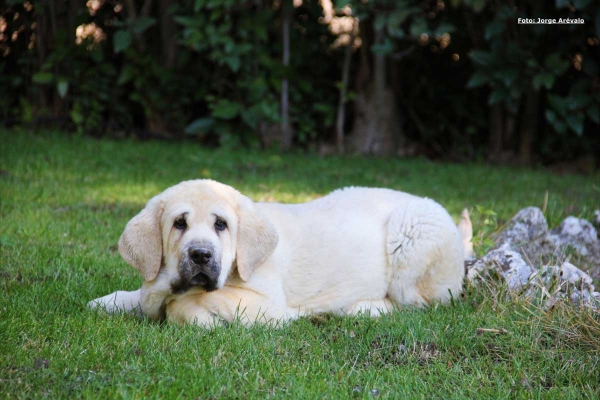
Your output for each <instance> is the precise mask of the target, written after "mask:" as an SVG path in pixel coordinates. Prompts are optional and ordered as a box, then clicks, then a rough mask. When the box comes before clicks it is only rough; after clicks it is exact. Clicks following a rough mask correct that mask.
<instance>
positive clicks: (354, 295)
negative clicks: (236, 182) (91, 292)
mask: <svg viewBox="0 0 600 400" xmlns="http://www.w3.org/2000/svg"><path fill="white" fill-rule="evenodd" d="M161 196H162V197H161ZM157 198H158V199H160V201H161V202H162V203H163V205H162V209H161V210H162V211H161V216H160V218H161V220H160V221H161V222H160V224H159V225H161V226H162V242H163V245H162V247H163V248H162V253H163V265H162V266H161V269H160V271H159V272H158V275H157V276H156V277H155V279H152V280H146V281H145V282H144V284H143V286H142V288H141V289H140V290H138V291H135V292H131V296H129V297H127V296H122V295H118V296H113V295H109V296H105V297H102V298H100V299H96V300H94V301H92V302H90V306H92V307H96V306H98V305H100V306H104V307H106V308H107V309H108V311H113V310H115V307H114V306H113V304H116V303H118V302H119V301H120V300H121V299H123V303H122V304H120V305H118V306H117V307H116V308H121V309H123V310H125V311H129V310H130V309H131V306H130V305H131V304H137V303H139V304H140V308H141V311H142V312H143V313H144V314H146V315H148V316H149V317H151V318H157V317H159V316H160V311H161V309H162V308H164V309H165V310H166V317H167V318H168V319H170V320H175V321H180V322H185V323H196V324H198V325H202V326H209V325H211V324H213V323H214V322H215V318H220V319H224V320H227V321H232V320H234V319H235V318H241V320H242V321H243V322H244V323H253V322H267V323H273V322H276V321H286V320H290V319H295V318H298V317H299V316H301V315H305V314H313V313H322V312H333V313H340V314H356V313H359V312H366V313H370V314H371V315H372V316H378V315H380V314H381V313H385V312H388V311H390V310H391V309H392V308H393V307H394V306H402V305H414V306H422V305H424V304H430V303H432V302H446V301H448V300H449V299H450V297H451V296H457V295H458V294H459V293H460V292H461V290H462V282H463V277H464V257H465V255H464V252H465V247H467V249H468V239H470V238H465V240H466V241H465V244H463V238H462V237H461V234H460V233H459V230H458V229H457V227H456V225H455V224H454V222H453V220H452V218H451V217H450V216H449V215H448V213H447V212H446V211H445V210H444V209H443V208H442V207H441V206H440V205H439V204H437V203H435V202H434V201H432V200H430V199H424V198H419V197H416V196H413V195H410V194H406V193H402V192H398V191H393V190H389V189H369V188H354V187H353V188H346V189H341V190H337V191H335V192H333V193H331V194H329V195H327V196H325V197H322V198H320V199H317V200H314V201H311V202H308V203H304V204H294V205H286V204H279V203H253V204H249V203H248V198H247V197H245V196H243V195H241V194H239V192H237V191H235V190H234V189H232V188H230V187H228V186H225V185H222V184H219V183H217V182H214V181H207V180H197V181H188V182H183V183H181V184H179V185H177V186H174V187H172V188H170V189H168V190H167V191H165V192H164V193H163V194H161V195H159V196H157V197H155V198H154V199H152V200H151V202H154V203H153V204H154V205H155V204H156V202H157V200H156V199H157ZM192 200H193V201H192ZM151 202H149V204H150V203H151ZM240 204H243V205H244V206H243V207H241V206H240ZM177 207H179V208H177ZM181 207H183V208H186V207H187V209H188V210H193V211H191V212H190V214H189V215H190V224H191V226H190V232H189V233H186V235H188V236H183V237H182V238H179V239H177V240H175V239H173V237H172V236H170V235H172V233H170V232H171V230H170V225H169V226H167V225H168V224H170V223H171V222H170V219H172V218H173V216H172V215H173V212H172V210H175V209H177V210H179V209H181ZM214 207H220V209H221V211H220V212H221V213H222V214H223V215H226V216H227V218H228V224H229V226H228V229H227V232H226V233H225V234H223V233H222V234H221V235H219V236H218V238H215V236H214V235H212V236H211V234H210V233H209V231H207V230H206V226H210V222H206V221H205V219H206V218H205V215H208V214H210V213H211V212H212V211H211V210H212V209H213V208H214ZM169 213H171V214H169ZM243 213H245V214H243ZM247 213H251V214H252V219H249V218H248V217H247V215H248V214H247ZM140 214H142V213H140ZM146 214H147V213H146ZM175 214H176V213H175ZM244 215H246V216H244ZM157 218H158V217H157ZM249 220H252V223H253V224H258V223H261V224H262V225H260V226H261V228H260V230H261V232H260V236H257V237H260V238H266V239H260V241H270V245H269V246H262V247H261V245H260V243H257V242H256V238H254V242H253V243H252V247H253V248H255V253H256V254H253V255H252V257H253V259H257V260H258V259H261V257H262V259H264V262H262V259H261V263H260V264H259V265H256V266H254V267H253V268H250V269H248V272H247V273H245V274H238V273H237V270H236V268H235V260H237V259H239V258H240V257H241V255H240V254H241V250H240V248H241V247H243V246H244V244H243V243H246V240H247V238H246V236H247V235H251V232H249V229H248V228H247V227H246V228H245V229H242V228H240V229H238V226H237V225H238V224H243V223H244V221H249ZM255 220H256V221H262V222H256V221H255ZM461 224H462V226H461V230H463V231H466V232H467V233H468V232H469V229H470V220H469V219H468V213H467V214H466V215H465V214H464V213H463V216H462V222H461ZM147 225H149V226H150V225H152V224H147ZM252 226H255V225H252ZM273 229H274V230H273ZM126 234H127V230H126V232H125V233H124V236H125V235H126ZM207 237H210V240H212V241H214V242H215V246H216V247H218V248H219V251H221V257H222V264H221V270H222V272H221V274H222V276H220V277H219V282H220V284H221V281H222V287H221V286H219V287H220V288H219V289H217V290H215V291H212V292H204V291H202V290H200V289H192V290H190V291H188V292H186V293H183V294H180V295H173V294H171V293H170V285H171V283H172V282H174V281H176V280H177V279H178V270H177V263H178V260H179V258H180V252H181V251H182V249H183V248H184V247H183V246H184V244H185V243H188V242H189V240H192V239H194V240H198V239H206V238H207ZM186 240H187V242H186ZM263 247H264V248H263ZM273 247H274V248H273ZM236 254H237V257H236ZM126 259H127V257H126ZM135 267H136V268H138V269H140V272H142V274H143V276H146V275H144V272H145V271H144V266H139V265H137V266H135ZM146 272H147V271H146ZM240 275H242V277H240ZM243 275H246V276H243ZM242 278H244V279H245V280H243V279H242ZM116 293H123V292H116ZM111 296H113V297H111ZM115 297H116V298H115ZM136 299H137V300H138V301H137V302H136Z"/></svg>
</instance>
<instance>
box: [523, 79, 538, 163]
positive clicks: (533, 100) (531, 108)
mask: <svg viewBox="0 0 600 400" xmlns="http://www.w3.org/2000/svg"><path fill="white" fill-rule="evenodd" d="M539 99H540V95H539V92H536V91H535V90H533V88H530V89H529V90H528V91H527V97H526V99H525V110H524V112H523V115H522V120H521V131H520V134H519V137H520V143H519V163H521V164H523V165H529V164H531V151H532V148H531V144H532V143H533V139H534V138H535V135H536V133H537V130H538V105H539Z"/></svg>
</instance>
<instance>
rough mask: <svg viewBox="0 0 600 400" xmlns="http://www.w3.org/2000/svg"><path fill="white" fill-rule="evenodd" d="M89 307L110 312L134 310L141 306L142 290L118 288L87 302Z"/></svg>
mask: <svg viewBox="0 0 600 400" xmlns="http://www.w3.org/2000/svg"><path fill="white" fill-rule="evenodd" d="M87 306H88V308H91V309H101V310H105V311H106V312H109V313H119V312H132V311H137V310H139V308H140V291H139V290H136V291H134V292H126V291H124V290H118V291H116V292H114V293H111V294H108V295H106V296H104V297H100V298H97V299H94V300H92V301H90V302H89V303H87Z"/></svg>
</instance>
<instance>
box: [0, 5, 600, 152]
mask: <svg viewBox="0 0 600 400" xmlns="http://www.w3.org/2000/svg"><path fill="white" fill-rule="evenodd" d="M301 3H302V4H300V5H298V4H297V7H295V8H294V11H293V15H292V22H293V23H292V25H291V26H292V29H291V37H290V40H291V48H292V53H291V59H290V65H289V66H288V67H287V68H284V67H283V66H282V62H281V57H282V54H281V53H282V47H281V43H282V33H281V19H282V15H281V14H282V13H281V8H280V4H281V2H279V1H273V0H258V1H249V0H226V1H212V0H185V1H181V2H175V1H172V0H164V1H161V2H155V1H153V0H137V1H122V0H116V1H110V2H109V1H100V2H88V3H87V5H86V6H85V7H84V4H83V3H78V2H58V1H54V0H53V1H44V2H42V1H30V2H23V3H22V2H19V1H16V0H11V1H9V2H8V3H7V7H6V8H3V9H2V17H1V18H2V19H1V20H0V27H1V29H2V30H3V31H2V32H0V35H1V36H0V53H1V54H2V58H0V71H1V72H2V73H1V74H0V84H1V85H2V87H3V89H4V90H5V92H6V93H5V96H2V98H0V108H1V113H0V115H1V118H2V120H3V122H4V124H6V125H13V124H19V123H24V124H31V123H33V124H34V125H35V126H38V125H40V124H41V125H44V121H49V120H50V121H51V120H52V119H55V120H65V121H68V122H69V124H68V126H70V127H72V128H74V129H75V130H76V131H77V132H80V133H86V134H94V135H103V134H113V133H115V132H118V133H119V134H118V136H123V133H125V134H126V135H129V134H131V133H137V134H138V135H142V136H148V135H149V136H161V137H169V138H183V137H186V136H188V137H189V136H191V137H194V138H196V139H197V140H199V141H201V142H204V143H212V144H217V143H221V144H236V143H237V144H241V145H244V146H253V145H255V144H256V143H257V141H258V139H265V136H268V132H270V131H277V129H273V128H276V127H277V126H278V124H279V122H280V116H279V114H280V104H279V103H280V98H281V91H282V80H283V78H287V79H288V80H289V82H290V87H289V90H290V94H289V98H290V119H291V125H292V126H293V129H294V131H295V144H296V145H297V146H301V147H311V148H312V147H314V145H315V144H318V143H323V142H331V141H332V140H333V137H334V124H335V123H336V122H335V116H336V109H335V108H336V107H335V106H336V104H337V102H338V88H339V85H340V84H339V83H338V81H339V80H340V76H341V69H342V63H343V58H344V56H343V54H344V51H342V50H343V48H342V47H338V45H337V44H335V43H337V42H336V39H338V37H337V36H336V35H335V34H333V33H332V29H330V26H329V25H328V24H327V23H326V22H324V20H323V18H322V17H323V8H322V5H321V3H320V2H318V1H316V0H304V1H302V2H301ZM334 4H335V10H334V15H335V16H336V17H341V18H347V17H348V16H349V15H351V16H354V17H358V18H359V20H360V24H359V34H358V35H359V39H360V42H361V43H363V44H364V46H363V48H366V49H367V52H368V57H371V59H367V65H368V66H369V67H370V68H373V59H372V57H373V56H376V55H379V56H384V57H385V59H386V65H387V73H386V87H389V89H390V90H391V91H392V92H393V95H394V97H395V100H396V101H395V103H396V104H397V110H396V114H397V116H398V119H399V120H400V121H401V124H400V125H401V128H402V131H403V133H404V134H405V135H406V136H407V137H408V139H409V140H410V141H411V142H414V143H416V144H418V145H419V147H418V148H419V149H421V150H420V152H422V153H424V154H425V155H427V156H431V157H445V158H453V159H463V160H464V159H477V158H481V157H482V155H483V154H484V153H485V152H486V146H487V143H488V142H489V141H490V137H491V136H492V134H491V131H492V130H493V128H494V126H493V122H492V120H491V111H490V110H491V109H492V108H494V107H501V108H502V110H503V118H504V121H502V123H503V126H504V127H507V126H510V127H512V128H510V129H512V131H511V130H510V129H508V128H505V131H506V132H504V136H505V141H506V143H504V144H503V146H504V148H503V150H504V151H506V152H509V153H518V152H519V147H520V146H521V147H523V145H520V144H519V137H520V136H523V135H524V132H525V131H526V130H527V129H529V130H531V131H532V132H533V133H532V134H531V137H532V139H530V141H534V142H535V146H534V147H533V149H527V148H525V147H523V151H530V152H531V151H533V152H534V153H535V154H534V155H535V156H536V157H537V158H534V159H539V160H542V161H553V160H555V159H561V158H567V159H568V158H575V157H576V156H578V155H581V154H582V153H588V154H592V155H593V154H594V153H595V152H598V151H600V143H599V141H598V138H597V136H595V135H594V132H595V131H596V130H597V129H598V128H599V126H600V95H599V90H600V89H599V87H600V86H599V84H598V82H599V81H598V76H599V71H600V67H599V66H600V58H599V55H598V54H599V53H598V48H599V47H600V41H599V39H598V29H600V22H598V21H600V19H599V17H598V15H599V13H600V7H599V6H598V3H597V2H593V1H589V0H575V1H572V2H569V1H566V0H557V1H555V2H551V3H543V4H542V3H540V2H538V1H534V0H526V1H523V2H519V3H518V4H516V5H515V6H511V5H509V4H505V3H503V2H497V1H492V0H449V1H442V0H436V1H433V0H401V1H392V0H375V1H369V2H364V1H358V0H356V1H354V0H352V1H351V0H336V1H335V2H334ZM346 6H349V7H350V8H345V7H346ZM538 17H545V18H557V19H558V18H583V19H584V20H585V23H584V24H580V25H523V24H521V25H520V24H518V23H517V21H518V18H538ZM84 28H85V29H84ZM81 29H83V30H82V31H81V32H80V30H81ZM88 29H89V31H88ZM74 31H76V32H77V35H78V39H77V41H78V43H77V44H75V43H74V37H75V35H74ZM84 31H85V32H84ZM375 31H383V37H382V39H381V41H380V42H377V43H375V40H374V32H375ZM82 32H83V33H84V34H83V38H82ZM356 43H359V42H356ZM361 51H362V50H361V49H357V51H355V52H354V56H353V58H352V61H351V67H352V68H351V75H352V76H351V79H350V80H349V86H350V87H349V88H348V89H349V93H350V96H349V97H348V99H349V100H353V99H355V98H357V96H356V93H357V91H358V90H359V89H360V88H359V87H358V82H359V81H360V80H361V79H364V76H363V75H361V74H363V73H364V69H363V68H362V67H361V65H362V63H363V61H362V60H363V58H364V54H363V55H361ZM371 79H372V76H371ZM465 89H467V90H465ZM348 99H346V100H348ZM532 99H533V100H535V101H534V102H533V103H531V102H529V100H532ZM347 104H348V107H347V108H348V112H347V113H346V115H347V119H348V120H349V121H352V120H353V119H355V118H356V113H358V111H355V110H354V109H353V108H352V101H348V103H347ZM528 104H533V105H532V106H531V107H529V106H528ZM528 107H529V108H528ZM530 108H531V109H530ZM356 109H358V107H357V108H356ZM532 110H533V111H532ZM528 121H529V122H528ZM531 121H534V122H531ZM346 126H347V127H348V129H347V131H348V132H350V130H351V129H352V123H348V124H346ZM513 131H514V132H513ZM263 142H268V140H263Z"/></svg>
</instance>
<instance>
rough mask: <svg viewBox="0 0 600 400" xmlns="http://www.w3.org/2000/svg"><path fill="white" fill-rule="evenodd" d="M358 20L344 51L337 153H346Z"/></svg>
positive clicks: (337, 125)
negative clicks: (353, 51) (351, 68)
mask: <svg viewBox="0 0 600 400" xmlns="http://www.w3.org/2000/svg"><path fill="white" fill-rule="evenodd" d="M357 21H358V20H357V19H356V18H355V19H354V22H353V23H352V31H351V32H350V39H349V41H348V45H347V46H346V49H345V50H344V64H343V66H342V85H341V87H340V102H339V104H338V111H337V121H336V125H335V127H336V135H335V145H336V149H337V152H338V153H340V154H342V153H344V122H345V119H346V94H347V92H348V78H349V75H350V61H351V60H352V48H353V46H354V37H355V35H356V28H357Z"/></svg>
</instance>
